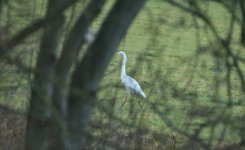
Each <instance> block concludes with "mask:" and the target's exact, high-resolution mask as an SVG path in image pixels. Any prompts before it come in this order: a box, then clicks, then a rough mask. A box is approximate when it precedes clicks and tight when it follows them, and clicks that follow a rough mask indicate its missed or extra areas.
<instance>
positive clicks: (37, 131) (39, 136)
mask: <svg viewBox="0 0 245 150" xmlns="http://www.w3.org/2000/svg"><path fill="white" fill-rule="evenodd" d="M60 2H61V1H60V0H49V3H48V9H47V13H46V17H47V16H48V15H50V14H52V13H53V11H54V10H55V7H57V6H58V5H59V4H60ZM63 24H64V16H63V15H62V16H61V17H60V18H58V19H56V20H54V21H53V22H52V23H50V24H49V25H46V26H45V27H44V31H43V35H42V39H41V45H40V52H39V55H38V58H37V64H36V71H35V76H34V84H33V87H32V93H31V94H32V95H31V101H30V108H29V113H28V122H27V131H26V149H30V150H45V149H52V146H54V145H52V144H53V143H55V142H54V141H53V140H52V136H54V135H52V134H53V133H56V132H55V131H56V129H57V128H59V127H56V128H55V127H54V125H53V124H54V123H53V122H54V119H53V118H54V117H53V116H52V115H53V111H55V110H54V109H53V107H52V103H51V102H52V101H51V98H52V94H53V79H54V67H55V63H56V51H57V49H58V44H59V42H60V37H61V33H62V26H63ZM55 146H56V148H58V147H59V145H55ZM53 148H54V147H53Z"/></svg>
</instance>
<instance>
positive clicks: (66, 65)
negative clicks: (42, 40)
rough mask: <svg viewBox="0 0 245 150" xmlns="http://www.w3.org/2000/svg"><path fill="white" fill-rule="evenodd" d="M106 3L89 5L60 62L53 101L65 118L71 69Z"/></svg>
mask: <svg viewBox="0 0 245 150" xmlns="http://www.w3.org/2000/svg"><path fill="white" fill-rule="evenodd" d="M104 3H105V0H92V1H91V2H90V3H89V4H88V6H87V7H86V8H85V10H84V12H83V13H82V15H81V16H80V17H79V19H78V20H77V22H76V24H75V25H74V27H73V28H72V30H71V33H70V34H69V36H68V38H67V40H66V42H65V44H64V46H63V50H62V52H61V56H60V59H59V60H58V63H57V67H56V80H55V83H54V97H53V100H54V105H55V106H56V108H57V110H58V111H59V113H60V114H62V116H63V117H64V118H65V116H66V113H67V85H68V80H69V77H70V71H71V67H72V65H73V64H74V63H75V62H76V60H77V55H78V51H79V49H80V48H81V47H82V45H83V44H84V41H85V39H84V36H85V33H86V32H87V30H88V28H89V25H90V24H91V22H92V21H93V20H94V18H95V17H96V16H97V15H98V14H99V12H100V11H101V9H102V6H103V5H104Z"/></svg>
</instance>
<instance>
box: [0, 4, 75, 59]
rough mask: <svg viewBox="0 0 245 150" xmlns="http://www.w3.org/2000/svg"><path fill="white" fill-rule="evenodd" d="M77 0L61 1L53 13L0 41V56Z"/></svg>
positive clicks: (55, 17) (59, 14)
mask: <svg viewBox="0 0 245 150" xmlns="http://www.w3.org/2000/svg"><path fill="white" fill-rule="evenodd" d="M76 2H77V0H66V1H64V2H63V3H61V4H60V3H59V4H58V5H57V6H56V7H55V8H54V9H55V10H54V11H53V13H50V15H48V16H46V17H45V18H43V19H40V20H37V21H35V22H34V23H32V24H31V25H29V26H27V27H25V28H24V29H22V30H21V31H19V32H17V34H16V35H14V36H13V37H12V38H11V39H10V40H7V41H4V42H2V43H0V58H1V57H3V56H4V55H6V54H7V53H9V52H11V51H12V50H11V49H12V48H14V47H15V46H17V45H18V44H19V43H21V42H22V41H24V40H25V39H26V38H27V37H29V36H30V35H31V34H32V33H34V32H36V31H37V30H39V29H40V28H42V27H44V26H45V25H47V24H48V23H50V22H52V21H54V20H55V19H57V18H58V17H60V16H61V15H62V13H63V12H64V10H65V9H67V8H68V7H69V6H71V5H72V4H74V3H76Z"/></svg>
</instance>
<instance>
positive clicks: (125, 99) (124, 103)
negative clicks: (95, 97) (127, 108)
mask: <svg viewBox="0 0 245 150" xmlns="http://www.w3.org/2000/svg"><path fill="white" fill-rule="evenodd" d="M127 99H128V97H126V99H125V101H124V102H123V103H122V105H121V107H120V109H122V107H123V105H124V104H125V103H126V101H127Z"/></svg>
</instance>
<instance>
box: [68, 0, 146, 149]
mask: <svg viewBox="0 0 245 150" xmlns="http://www.w3.org/2000/svg"><path fill="white" fill-rule="evenodd" d="M144 2H145V0H118V1H117V2H116V4H115V5H114V7H113V9H112V10H111V12H110V13H109V15H108V17H107V18H106V19H105V21H104V23H103V25H102V27H101V29H100V31H99V33H98V36H97V38H96V39H95V41H94V43H93V44H92V45H91V47H90V48H89V49H88V51H87V52H86V54H85V56H84V58H83V60H82V61H81V63H80V64H79V65H78V67H77V68H76V70H75V72H74V75H73V77H72V81H71V87H70V93H69V101H68V106H69V109H68V121H67V123H68V131H69V137H70V143H69V144H70V147H69V149H71V150H77V149H83V148H84V147H85V146H86V145H87V144H88V134H87V133H88V131H89V129H88V127H89V125H88V123H89V120H90V117H91V113H92V111H93V107H94V104H95V99H96V91H97V89H98V86H99V83H100V81H101V79H102V77H103V73H104V71H105V69H106V66H107V65H108V63H109V61H110V60H111V58H112V56H113V54H114V52H115V50H116V49H117V47H118V45H119V43H120V41H121V39H122V37H123V36H124V34H125V33H126V31H127V29H128V28H129V26H130V24H131V23H132V21H133V19H134V18H135V16H136V15H137V13H138V12H139V10H140V9H141V7H142V6H143V4H144Z"/></svg>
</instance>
